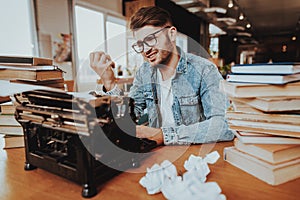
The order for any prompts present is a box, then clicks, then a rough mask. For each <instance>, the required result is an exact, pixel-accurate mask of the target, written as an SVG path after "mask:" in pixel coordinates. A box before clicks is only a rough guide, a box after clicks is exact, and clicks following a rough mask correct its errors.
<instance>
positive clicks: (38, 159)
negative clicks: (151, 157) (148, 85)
mask: <svg viewBox="0 0 300 200" xmlns="http://www.w3.org/2000/svg"><path fill="white" fill-rule="evenodd" d="M15 100H16V102H17V104H18V105H17V107H16V113H15V116H16V119H17V120H18V121H19V122H20V123H21V125H22V127H23V130H24V139H25V153H26V162H25V170H32V169H35V168H37V167H38V168H41V169H44V170H47V171H49V172H52V173H54V174H56V175H59V176H62V177H65V178H67V179H69V180H72V181H74V182H76V183H78V184H81V185H82V186H83V189H82V196H83V197H92V196H94V195H96V194H97V189H96V187H97V185H98V184H102V183H104V182H105V181H107V180H108V179H110V178H112V177H113V176H115V175H116V174H118V173H120V172H122V171H124V170H126V169H128V168H131V167H135V166H138V164H139V161H140V160H141V159H143V157H145V154H144V153H146V152H149V151H150V150H152V149H153V148H154V147H156V142H155V141H151V140H147V139H140V138H136V137H135V123H134V122H135V121H136V119H135V115H134V112H133V106H134V105H133V101H132V100H131V99H130V98H128V97H110V96H103V97H97V98H94V99H92V100H89V101H87V100H86V99H82V98H78V97H74V95H71V94H68V93H64V92H53V91H47V90H33V91H28V92H23V93H21V94H18V95H15Z"/></svg>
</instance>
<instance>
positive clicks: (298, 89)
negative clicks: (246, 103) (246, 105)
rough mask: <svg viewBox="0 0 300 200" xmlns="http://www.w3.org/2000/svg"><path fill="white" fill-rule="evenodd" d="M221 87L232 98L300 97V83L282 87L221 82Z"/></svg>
mask: <svg viewBox="0 0 300 200" xmlns="http://www.w3.org/2000/svg"><path fill="white" fill-rule="evenodd" d="M221 87H222V88H223V90H224V92H225V93H226V94H228V95H229V96H232V97H240V98H245V97H266V96H279V97H287V96H300V82H294V83H288V84H284V85H271V84H258V83H238V82H228V81H225V80H224V81H222V82H221Z"/></svg>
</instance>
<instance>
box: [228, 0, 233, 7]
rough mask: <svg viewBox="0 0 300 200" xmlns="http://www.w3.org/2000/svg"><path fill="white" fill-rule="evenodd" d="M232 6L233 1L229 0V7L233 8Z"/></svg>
mask: <svg viewBox="0 0 300 200" xmlns="http://www.w3.org/2000/svg"><path fill="white" fill-rule="evenodd" d="M232 7H233V1H232V0H229V2H228V8H232Z"/></svg>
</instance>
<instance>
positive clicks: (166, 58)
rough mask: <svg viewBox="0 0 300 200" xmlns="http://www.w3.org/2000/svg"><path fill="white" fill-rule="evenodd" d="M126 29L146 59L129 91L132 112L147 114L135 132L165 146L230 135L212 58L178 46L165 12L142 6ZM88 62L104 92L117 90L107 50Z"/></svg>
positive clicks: (216, 138) (112, 93) (224, 137)
mask: <svg viewBox="0 0 300 200" xmlns="http://www.w3.org/2000/svg"><path fill="white" fill-rule="evenodd" d="M130 29H131V30H132V31H133V34H134V37H135V38H136V41H137V42H136V43H135V44H133V45H132V47H133V49H134V50H135V51H136V52H137V53H141V54H142V56H143V57H144V60H145V62H144V63H143V65H142V66H141V67H140V68H139V70H138V71H137V73H136V75H135V79H134V81H133V86H132V87H131V89H130V93H129V96H130V97H132V98H133V99H134V100H135V112H136V114H137V115H138V116H141V115H143V114H144V112H145V109H146V111H147V113H148V122H149V126H137V129H136V130H137V132H136V134H137V137H141V138H148V139H152V140H155V141H156V142H157V143H158V144H163V143H164V144H165V145H170V144H191V143H207V142H216V141H227V140H232V139H233V134H232V132H231V131H230V130H229V129H228V125H227V123H226V120H225V111H226V108H227V106H228V105H229V104H228V101H227V99H226V98H225V96H224V94H223V93H222V92H220V90H219V82H220V80H222V77H221V75H220V74H219V72H218V70H217V68H216V66H215V65H213V64H212V63H211V62H210V61H208V60H206V59H204V58H201V57H199V56H196V55H193V54H189V53H185V52H183V51H182V50H181V49H180V48H178V47H176V33H177V30H176V28H175V27H174V26H173V25H172V20H171V17H170V15H169V13H168V12H167V11H165V10H163V9H161V8H159V7H144V8H141V9H140V10H138V11H137V12H136V13H135V14H134V15H133V16H132V18H131V23H130ZM90 65H91V67H92V69H93V70H94V71H95V72H96V73H97V74H98V75H99V76H100V78H101V79H102V82H103V91H104V92H105V93H106V94H108V95H119V94H120V93H121V90H120V89H119V88H118V87H117V85H116V83H115V76H114V73H113V71H112V67H114V63H113V61H112V60H111V58H110V56H109V55H107V54H105V53H104V52H93V53H91V54H90Z"/></svg>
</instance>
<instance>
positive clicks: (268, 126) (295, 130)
mask: <svg viewBox="0 0 300 200" xmlns="http://www.w3.org/2000/svg"><path fill="white" fill-rule="evenodd" d="M228 125H229V127H230V128H231V129H233V130H237V131H246V132H255V133H265V134H271V135H280V136H288V137H297V138H300V126H299V125H291V124H280V123H268V122H253V121H243V120H228Z"/></svg>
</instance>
